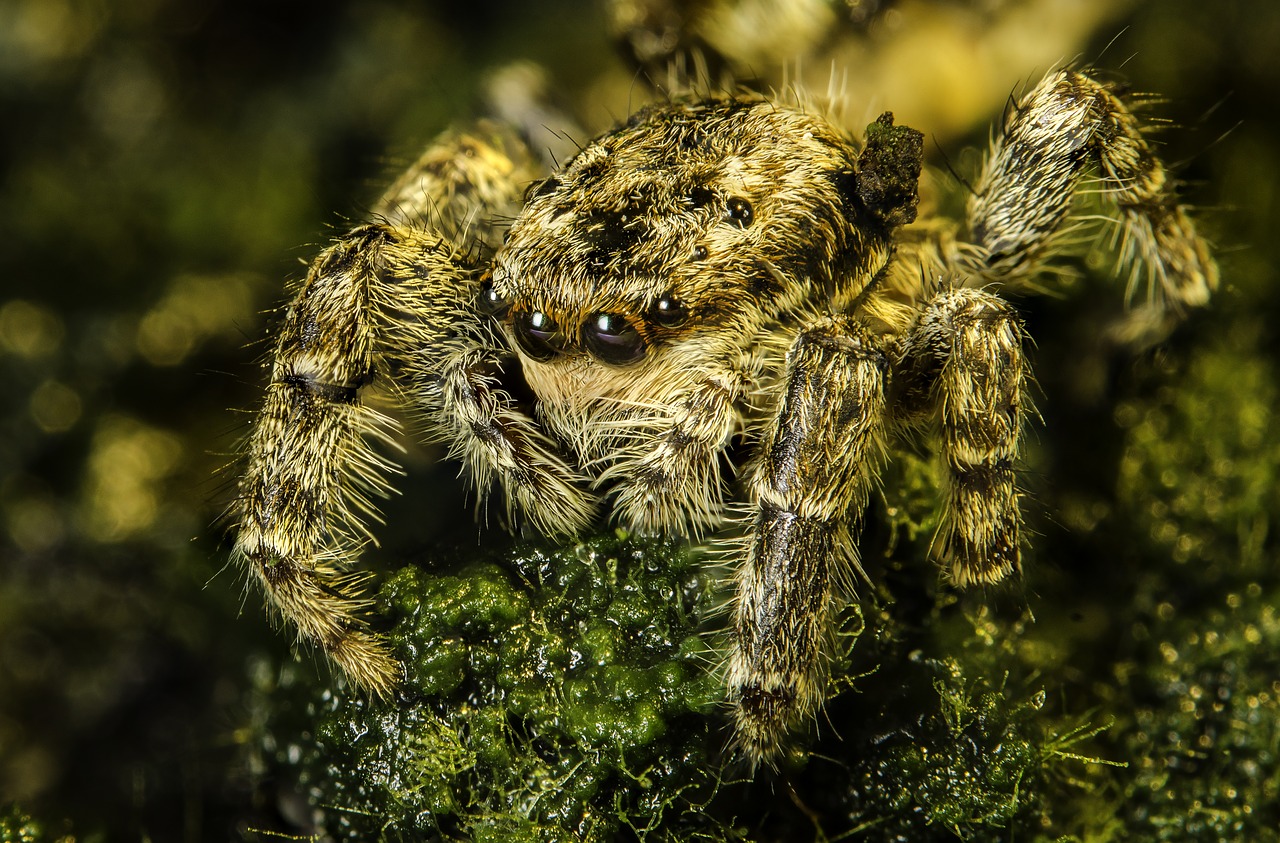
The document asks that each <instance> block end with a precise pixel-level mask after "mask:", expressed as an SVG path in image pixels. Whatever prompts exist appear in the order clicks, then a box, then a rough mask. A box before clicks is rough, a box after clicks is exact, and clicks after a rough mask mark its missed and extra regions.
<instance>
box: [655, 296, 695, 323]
mask: <svg viewBox="0 0 1280 843" xmlns="http://www.w3.org/2000/svg"><path fill="white" fill-rule="evenodd" d="M688 318H689V311H688V310H686V309H685V306H684V304H683V303H681V301H680V299H678V298H676V297H675V296H674V295H672V294H671V293H664V294H663V295H662V297H661V298H659V299H658V300H657V301H655V302H654V303H653V304H651V305H650V306H649V319H650V320H651V321H652V322H653V323H654V324H656V325H661V326H662V327H664V328H675V327H677V326H679V325H683V324H684V321H685V320H686V319H688Z"/></svg>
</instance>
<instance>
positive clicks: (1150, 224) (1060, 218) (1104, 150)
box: [967, 71, 1218, 314]
mask: <svg viewBox="0 0 1280 843" xmlns="http://www.w3.org/2000/svg"><path fill="white" fill-rule="evenodd" d="M1094 167H1096V170H1097V173H1098V177H1099V182H1100V187H1101V189H1102V192H1103V194H1104V195H1105V197H1106V198H1107V199H1108V200H1109V201H1111V202H1113V203H1115V205H1116V207H1117V208H1118V209H1119V212H1120V218H1119V220H1118V223H1119V226H1120V234H1121V236H1122V244H1123V245H1122V248H1121V256H1122V267H1127V268H1128V270H1129V276H1130V278H1129V281H1130V288H1131V289H1130V293H1132V287H1133V286H1134V285H1135V284H1136V282H1137V281H1138V280H1139V278H1140V275H1141V274H1142V273H1143V272H1144V271H1145V274H1146V276H1147V279H1146V280H1147V282H1148V294H1147V298H1148V303H1149V305H1150V306H1151V307H1153V308H1158V309H1161V310H1165V309H1167V310H1169V311H1172V312H1173V313H1174V314H1177V313H1179V312H1181V311H1183V310H1185V309H1186V308H1188V307H1196V306H1201V305H1204V304H1206V303H1207V302H1208V300H1209V295H1210V293H1211V292H1212V291H1213V290H1214V289H1216V288H1217V286H1218V269H1217V265H1216V264H1215V263H1214V260H1213V257H1212V255H1211V254H1210V251H1209V247H1208V245H1207V244H1206V243H1205V241H1204V240H1203V239H1201V238H1200V237H1199V235H1197V233H1196V228H1195V224H1194V222H1193V221H1192V220H1191V217H1190V216H1189V215H1188V213H1187V210H1186V208H1185V207H1184V206H1182V205H1179V204H1178V196H1177V192H1176V183H1175V182H1174V180H1173V179H1172V178H1171V177H1170V175H1169V173H1168V171H1167V170H1166V169H1165V167H1164V165H1163V164H1162V163H1161V161H1160V159H1159V157H1158V156H1157V155H1156V154H1155V152H1154V151H1153V150H1152V148H1151V145H1150V144H1148V143H1147V140H1146V138H1145V137H1144V136H1143V130H1142V126H1141V124H1140V122H1139V121H1138V119H1137V117H1136V116H1135V115H1134V114H1133V113H1132V112H1131V111H1130V110H1129V109H1128V107H1127V106H1126V105H1125V104H1124V103H1123V102H1122V101H1121V100H1120V98H1119V97H1117V96H1116V94H1115V93H1114V92H1113V91H1112V90H1111V89H1110V88H1109V87H1108V86H1106V85H1104V84H1102V83H1100V82H1098V81H1096V80H1094V79H1091V78H1090V77H1088V76H1086V75H1085V74H1083V73H1079V72H1075V71H1061V72H1057V73H1051V74H1049V75H1048V76H1046V77H1045V78H1044V80H1043V81H1041V82H1040V84H1039V85H1037V86H1036V88H1035V89H1034V90H1033V91H1031V93H1029V94H1027V95H1026V96H1025V97H1023V98H1022V99H1021V100H1020V101H1018V102H1017V103H1016V104H1014V105H1012V106H1011V107H1010V109H1009V110H1008V112H1007V113H1006V115H1005V120H1004V125H1003V127H1002V129H1001V131H1000V134H999V136H998V137H997V138H996V140H995V141H994V143H993V145H992V150H991V154H990V156H989V159H988V161H987V165H986V169H985V171H984V173H983V175H982V178H981V179H980V180H979V182H978V184H977V186H976V189H975V190H974V192H973V194H972V195H971V196H970V199H969V207H968V225H969V233H970V236H971V237H972V239H973V242H974V243H975V244H976V245H977V246H979V247H980V248H979V250H978V251H979V258H978V264H977V265H974V266H970V267H967V269H970V270H973V271H976V274H977V276H978V277H977V279H976V280H978V281H979V282H981V281H982V280H1000V281H1006V280H1009V279H1011V278H1013V277H1014V276H1017V277H1022V278H1029V277H1031V276H1033V275H1034V274H1035V272H1036V271H1037V269H1038V268H1039V267H1040V265H1041V264H1042V263H1043V261H1044V260H1045V258H1046V257H1047V255H1048V254H1049V253H1051V252H1052V251H1053V249H1052V247H1053V235H1054V234H1055V233H1057V232H1058V231H1059V230H1060V228H1061V227H1062V224H1063V222H1064V221H1065V220H1066V218H1067V216H1068V212H1069V211H1070V207H1071V203H1072V199H1073V198H1074V195H1075V193H1076V191H1077V189H1078V187H1079V185H1080V181H1081V178H1082V176H1083V175H1084V174H1085V173H1086V172H1087V171H1089V170H1090V169H1091V168H1094Z"/></svg>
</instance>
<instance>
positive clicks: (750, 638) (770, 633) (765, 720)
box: [727, 317, 889, 765]
mask: <svg viewBox="0 0 1280 843" xmlns="http://www.w3.org/2000/svg"><path fill="white" fill-rule="evenodd" d="M888 371H889V361H888V358H887V356H886V354H885V353H884V352H883V350H882V349H880V348H879V347H878V346H877V344H876V343H875V341H873V340H872V338H871V337H870V336H869V335H868V333H867V332H866V331H865V330H864V329H862V328H861V327H860V326H859V325H858V324H857V323H856V322H854V321H853V320H852V319H848V318H845V317H836V318H832V319H829V320H825V321H824V322H822V323H819V324H817V325H815V326H813V327H811V328H809V329H808V330H806V331H804V332H803V333H802V334H801V335H800V336H799V338H798V339H797V340H796V341H795V343H794V344H793V345H792V348H791V351H790V353H789V355H788V359H787V367H786V378H785V382H784V391H783V395H782V399H781V403H780V406H779V408H778V412H777V415H776V417H775V418H774V419H773V421H772V422H771V423H770V425H769V428H768V430H767V432H766V434H765V436H764V439H763V441H762V442H761V446H760V452H759V455H758V458H757V462H756V464H755V466H754V469H753V472H752V476H751V478H750V488H751V494H752V498H753V500H754V501H755V504H756V512H755V514H754V516H752V521H751V522H750V523H749V524H748V525H747V530H746V532H747V534H748V535H747V539H746V541H747V547H746V559H745V562H744V564H743V565H742V566H741V568H740V570H739V571H738V575H737V599H736V604H735V614H734V631H735V635H734V644H733V648H732V650H731V652H730V654H729V661H728V670H727V680H728V686H729V699H730V702H731V703H732V705H733V707H734V712H735V718H736V727H737V740H738V742H739V744H740V746H741V748H742V750H743V751H744V752H745V754H746V755H747V757H748V758H749V759H750V760H751V762H752V763H753V765H755V764H759V763H762V762H767V761H769V760H770V758H771V757H773V756H774V755H775V754H776V753H777V751H778V749H779V745H780V741H781V740H782V738H783V737H784V736H785V735H786V734H787V732H788V731H789V730H790V729H791V728H792V727H794V726H795V725H796V724H797V722H799V721H800V720H802V719H803V718H804V717H807V716H809V715H811V714H812V713H813V712H814V711H815V710H816V709H817V707H818V706H819V705H820V704H821V701H822V698H823V693H824V690H825V676H824V669H825V667H826V664H825V657H826V655H827V653H828V650H829V645H830V641H829V639H830V636H831V634H832V633H831V621H830V618H829V615H830V606H831V602H832V598H833V596H834V594H835V593H836V592H837V591H838V590H839V589H837V586H839V585H841V584H848V580H849V578H850V577H851V575H852V572H854V571H859V570H860V568H859V565H858V560H857V557H856V555H855V553H856V552H855V549H854V544H853V541H852V538H851V535H850V527H851V523H850V522H851V519H853V518H856V517H857V516H858V514H859V513H861V511H862V509H863V507H864V505H865V503H866V499H867V485H868V477H869V476H870V475H871V474H872V473H873V472H872V471H871V466H870V465H869V463H872V462H873V461H874V460H875V459H877V458H878V457H879V452H880V447H881V431H882V426H883V420H884V411H885V403H886V394H885V388H886V382H887V378H888Z"/></svg>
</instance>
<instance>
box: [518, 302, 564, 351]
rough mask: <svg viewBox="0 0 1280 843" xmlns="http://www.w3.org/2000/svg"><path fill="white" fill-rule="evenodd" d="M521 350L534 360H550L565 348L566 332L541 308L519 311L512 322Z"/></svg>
mask: <svg viewBox="0 0 1280 843" xmlns="http://www.w3.org/2000/svg"><path fill="white" fill-rule="evenodd" d="M511 327H512V330H513V331H514V332H515V335H516V342H517V343H518V344H519V346H520V350H521V351H523V352H524V353H525V354H527V355H528V356H529V357H532V358H533V359H534V360H542V361H546V360H550V359H551V358H552V357H555V356H556V355H557V354H559V353H560V352H561V351H563V350H564V333H563V332H562V331H561V330H560V326H559V325H557V324H556V321H555V320H554V319H552V318H551V317H550V316H548V315H547V314H545V313H543V312H542V311H540V310H530V311H525V312H522V313H517V314H516V315H515V317H514V318H513V319H512V322H511Z"/></svg>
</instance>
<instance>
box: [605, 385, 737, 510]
mask: <svg viewBox="0 0 1280 843" xmlns="http://www.w3.org/2000/svg"><path fill="white" fill-rule="evenodd" d="M746 387H747V381H746V378H745V377H743V376H742V375H741V374H739V373H737V372H733V371H726V372H724V373H723V374H717V375H710V376H704V377H702V378H701V379H699V380H698V382H697V383H695V384H694V385H693V386H692V388H690V389H689V390H688V391H687V392H686V393H685V394H684V396H683V398H677V399H676V400H675V401H674V402H672V404H671V406H672V407H673V411H672V412H671V413H670V415H668V416H667V417H666V418H665V419H664V420H662V422H661V423H660V424H659V425H657V426H655V427H650V426H648V425H647V426H646V429H645V430H642V431H641V434H642V435H641V436H640V437H639V438H640V442H641V444H640V446H639V447H638V448H632V449H630V450H631V451H632V453H631V455H630V458H622V459H619V460H617V461H616V462H615V463H614V464H613V465H612V466H611V467H610V469H609V470H608V471H606V472H605V473H604V474H602V476H601V480H602V481H606V482H614V481H616V486H615V489H616V492H615V494H616V495H617V509H618V512H619V513H620V517H621V520H622V521H623V523H625V524H628V525H630V526H631V527H633V528H635V529H638V530H642V531H661V530H687V531H689V532H691V533H692V534H693V535H699V534H701V533H702V532H703V531H704V530H708V529H713V528H715V527H716V526H718V525H719V524H721V523H723V518H724V511H723V500H724V487H723V483H722V481H721V477H720V463H719V456H720V452H721V450H722V449H723V448H724V446H725V443H727V442H728V441H729V438H730V437H731V436H732V435H733V434H734V433H735V432H736V431H737V430H738V428H739V427H740V426H741V418H740V412H739V410H738V408H737V405H738V404H739V402H740V401H741V400H742V399H743V396H744V395H745V392H746Z"/></svg>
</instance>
